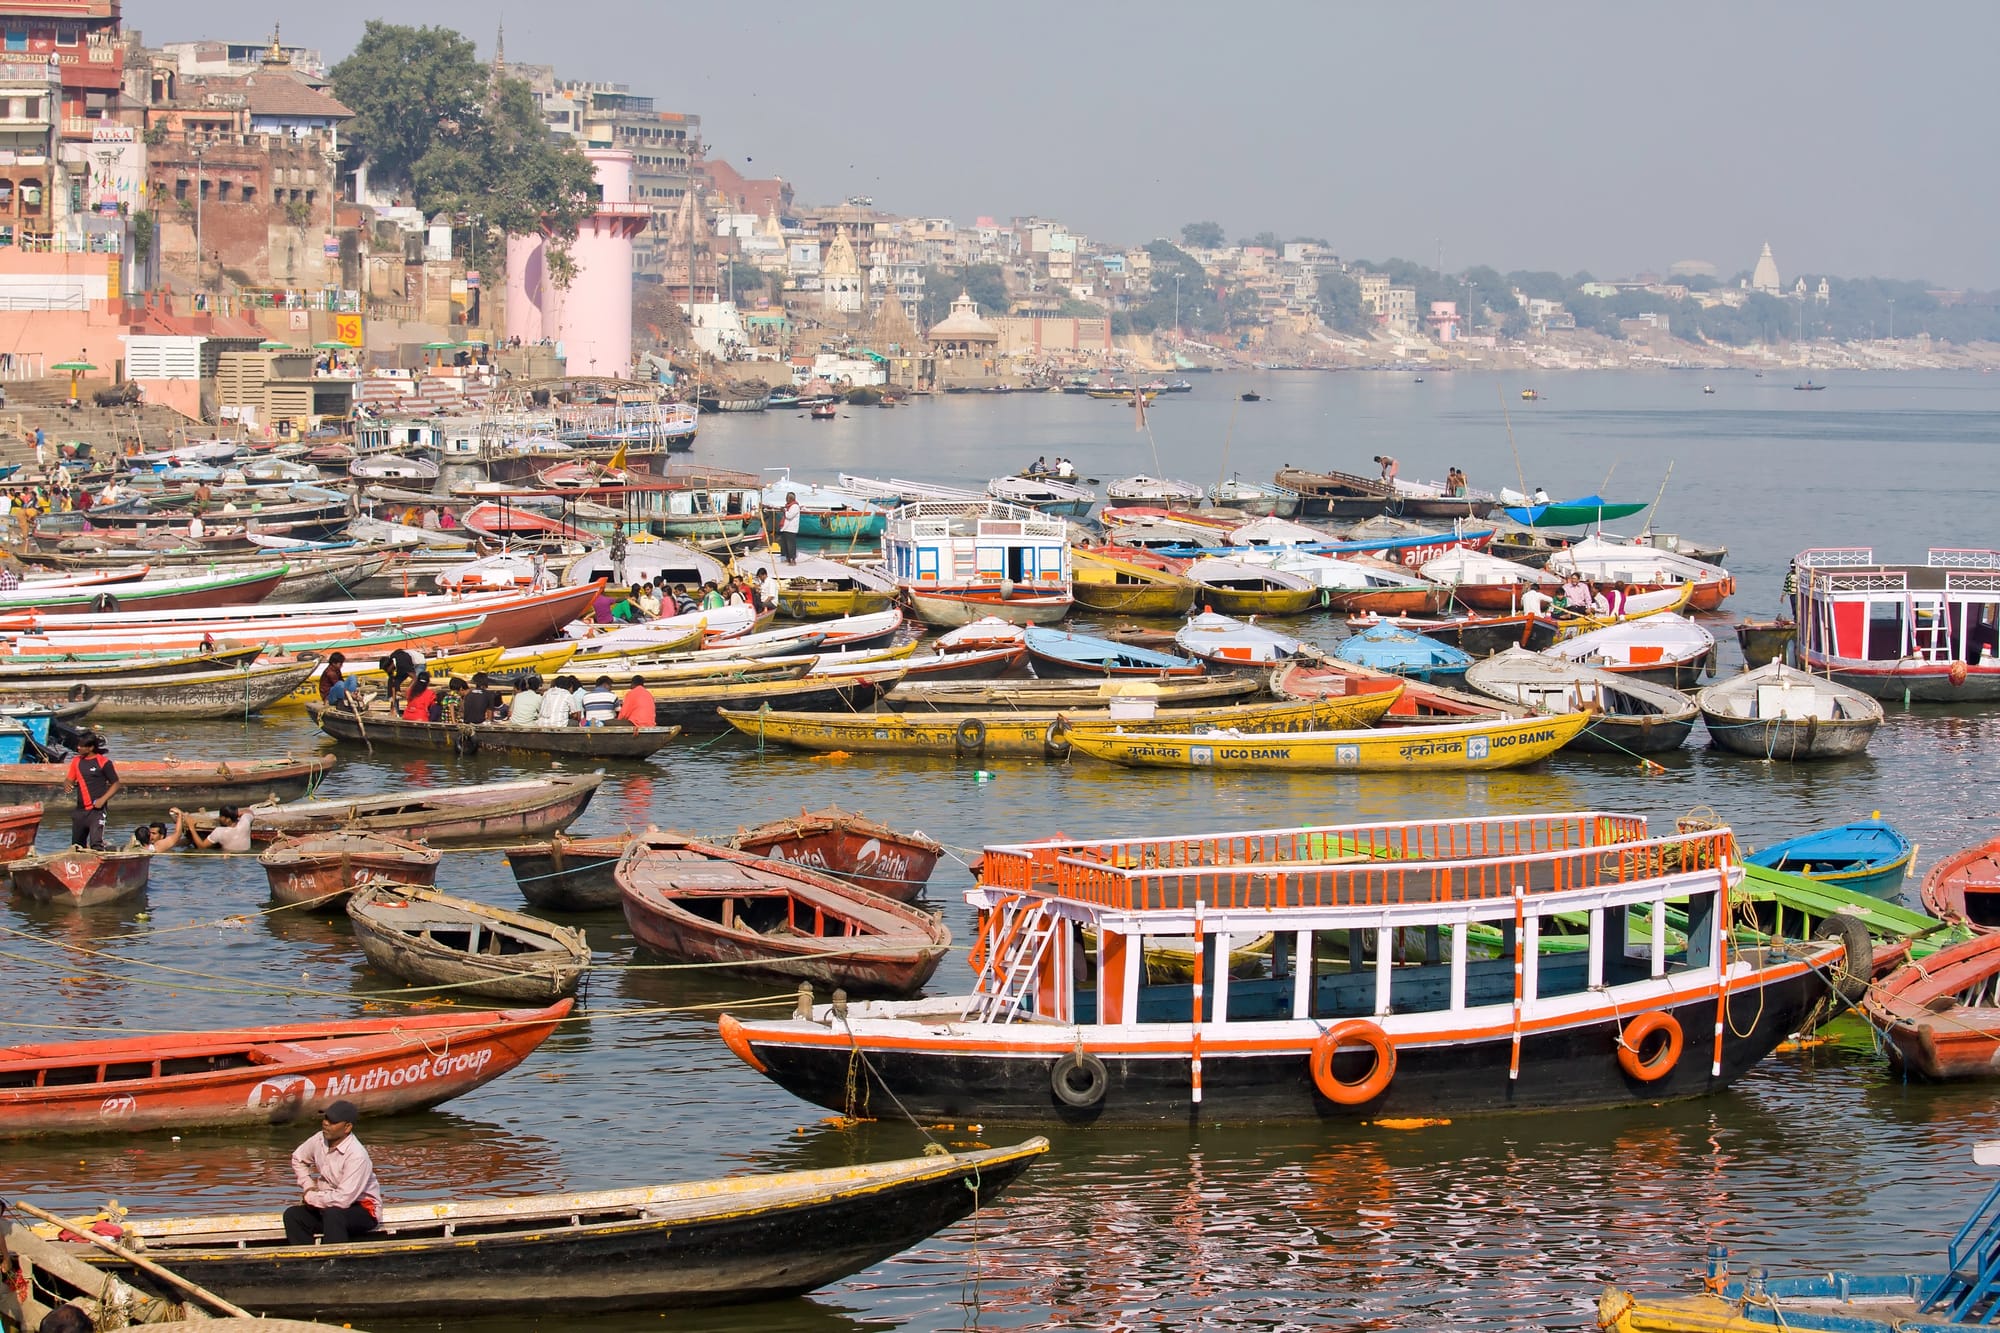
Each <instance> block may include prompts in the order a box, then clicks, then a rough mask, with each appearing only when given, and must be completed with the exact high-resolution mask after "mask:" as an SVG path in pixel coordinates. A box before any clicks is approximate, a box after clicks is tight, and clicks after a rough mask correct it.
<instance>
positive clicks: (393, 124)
mask: <svg viewBox="0 0 2000 1333" xmlns="http://www.w3.org/2000/svg"><path fill="white" fill-rule="evenodd" d="M333 91H334V95H335V96H336V97H338V98H339V99H340V100H341V101H342V102H344V103H346V105H347V107H348V109H349V110H351V111H352V112H354V119H352V120H350V121H348V122H347V123H346V125H344V126H343V127H342V130H341V134H342V137H343V138H344V139H345V140H346V143H347V156H348V158H349V160H350V162H358V161H361V160H363V159H366V161H367V162H368V166H369V170H370V171H371V172H373V173H374V174H375V175H376V176H377V177H385V178H387V179H388V180H391V181H396V182H409V181H410V180H411V173H412V172H413V171H414V170H415V168H416V165H417V163H418V162H419V161H420V160H421V159H422V158H423V156H424V155H425V154H426V153H428V152H430V150H431V148H432V146H433V144H435V143H436V142H437V141H438V140H439V139H445V140H450V139H452V138H455V137H456V136H457V134H458V132H459V131H460V130H462V129H463V128H464V127H465V126H467V125H468V124H470V123H471V122H473V121H475V120H476V119H478V117H479V113H480V100H481V98H482V97H483V96H484V95H485V92H486V69H485V67H484V66H482V65H481V64H480V63H479V57H478V54H477V52H476V51H475V50H474V49H473V45H472V43H471V42H469V41H467V40H466V39H465V38H464V37H462V36H460V35H459V34H458V33H456V32H453V31H452V30H451V29H449V28H411V27H405V26H403V25H401V24H396V23H384V22H382V21H381V20H380V19H370V20H368V25H367V28H366V29H365V30H364V31H363V33H362V35H361V41H360V42H359V43H358V44H357V45H356V46H355V48H354V52H353V54H352V55H350V56H348V57H347V59H345V60H343V61H341V62H340V63H339V64H338V65H335V66H334V67H333Z"/></svg>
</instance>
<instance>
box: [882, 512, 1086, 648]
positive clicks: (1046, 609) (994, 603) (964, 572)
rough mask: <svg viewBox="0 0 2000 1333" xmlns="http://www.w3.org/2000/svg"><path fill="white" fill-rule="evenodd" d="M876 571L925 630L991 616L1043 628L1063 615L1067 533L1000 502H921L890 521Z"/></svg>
mask: <svg viewBox="0 0 2000 1333" xmlns="http://www.w3.org/2000/svg"><path fill="white" fill-rule="evenodd" d="M882 563H883V564H884V565H885V566H886V567H887V568H888V570H889V574H890V577H892V578H893V579H894V580H895V582H896V587H897V588H898V589H899V590H900V594H901V596H902V597H903V598H904V600H906V601H907V602H908V603H909V604H910V609H911V610H912V611H914V612H915V613H916V615H917V617H918V618H919V619H920V620H922V621H923V622H924V623H925V624H927V625H939V626H945V627H952V626H958V625H969V624H971V623H972V622H973V621H975V620H978V619H980V618H982V617H984V616H998V617H999V618H1000V619H1002V620H1005V621H1007V622H1008V623H1009V624H1013V625H1046V624H1052V623H1054V622H1055V621H1058V620H1061V619H1062V618H1063V617H1064V616H1066V615H1068V614H1069V609H1070V607H1071V606H1072V605H1073V604H1074V600H1075V599H1074V597H1073V596H1072V593H1071V588H1070V563H1069V530H1068V527H1067V525H1066V524H1065V523H1064V522H1063V520H1062V519H1060V518H1054V517H1051V516H1050V515H1047V514H1043V513H1040V512H1038V511H1036V510H1033V509H1027V508H1024V507H1022V506H1020V505H1012V504H1006V503H1004V502H1002V501H999V500H982V501H971V502H964V503H961V502H956V501H935V500H932V501H920V502H918V503H916V504H908V505H904V506H902V507H901V508H899V509H896V510H894V511H892V512H891V513H890V514H889V517H888V520H887V522H886V524H885V526H884V527H883V529H882Z"/></svg>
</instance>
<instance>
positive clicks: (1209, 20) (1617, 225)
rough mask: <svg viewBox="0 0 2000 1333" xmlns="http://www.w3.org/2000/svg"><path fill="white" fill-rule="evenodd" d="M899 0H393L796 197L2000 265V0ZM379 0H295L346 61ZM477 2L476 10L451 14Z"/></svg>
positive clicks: (1136, 225)
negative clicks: (822, 6)
mask: <svg viewBox="0 0 2000 1333" xmlns="http://www.w3.org/2000/svg"><path fill="white" fill-rule="evenodd" d="M1175 13H1176V11H1175V10H1174V9H1172V8H1171V7H1146V8H1140V7H1136V6H1127V5H1056V4H1050V3H1046V0H1028V2H1027V3H1025V4H1022V3H1014V4H1009V5H1006V6H994V7H974V6H967V5H939V4H936V3H930V4H912V3H906V2H905V0H887V2H884V3H878V4H873V5H868V6H865V7H859V8H855V7H849V8H843V9H840V10H838V11H828V12H819V11H811V12H801V13H793V12H783V13H779V12H778V11H772V12H771V17H770V22H769V23H761V24H759V23H752V22H749V21H747V20H746V19H745V18H744V17H743V14H744V11H742V10H741V9H729V8H726V7H712V6H701V7H694V6H688V7H682V6H678V5H662V4H659V3H658V2H657V0H582V2H581V3H576V4H570V5H565V6H547V5H542V4H533V3H528V0H494V3H492V4H490V5H488V6H486V7H484V8H482V9H481V10H479V11H478V12H477V13H476V15H475V14H472V13H468V11H467V10H466V8H465V7H464V6H462V5H455V4H444V3H440V2H439V0H404V3H402V4H401V5H399V6H397V7H396V9H395V11H394V12H393V13H389V14H381V15H378V16H379V17H383V18H386V19H388V20H389V21H392V22H398V23H411V24H439V25H443V26H447V27H453V28H456V29H458V30H459V31H461V32H463V33H464V34H465V35H466V36H467V37H469V38H471V39H473V40H474V41H475V42H477V43H478V45H479V49H480V52H481V54H482V55H483V56H490V55H491V53H492V47H493V39H494V31H493V29H494V28H495V26H496V25H498V24H503V23H504V24H505V26H506V42H507V56H508V58H509V59H510V60H518V61H523V62H533V63H537V64H552V65H554V66H556V68H557V70H558V72H559V73H560V74H561V75H562V76H563V77H566V78H579V79H582V78H588V79H601V80H607V81H615V82H623V83H628V84H630V85H631V86H632V88H633V90H634V91H635V92H643V93H649V94H651V95H653V96H654V97H655V98H656V99H657V100H658V105H659V106H660V107H661V108H662V109H670V110H684V111H692V112H696V113H699V114H700V115H701V117H702V124H703V131H704V136H705V138H706V140H707V142H708V144H709V151H710V153H711V155H712V156H716V157H721V158H725V159H727V160H729V161H730V162H732V163H733V164H735V165H736V166H737V167H738V168H739V169H741V170H742V171H744V173H745V174H746V175H770V174H777V175H782V176H784V177H785V178H786V179H787V180H789V181H791V182H792V183H793V184H794V186H795V187H796V188H797V190H798V194H799V198H800V199H801V200H805V201H816V202H830V201H834V200H838V199H841V198H845V197H848V196H851V195H868V196H871V197H873V198H874V199H875V200H876V202H877V204H878V206H880V207H881V208H883V209H885V210H888V211H891V212H896V213H904V214H921V215H939V216H948V217H952V218H954V219H956V220H958V221H959V222H962V223H964V222H970V221H971V220H972V219H973V218H975V217H977V216H980V215H991V216H997V217H1000V218H1003V219H1004V218H1005V217H1008V216H1014V215H1028V214H1038V215H1042V216H1047V217H1053V218H1057V219H1060V220H1062V221H1063V222H1064V223H1065V224H1067V225H1069V226H1071V227H1072V228H1074V229H1076V230H1078V231H1080V232H1082V233H1084V234H1087V235H1089V236H1091V237H1092V238H1093V239H1101V240H1116V241H1124V242H1134V243H1137V242H1143V241H1145V240H1148V239H1150V238H1152V237H1154V236H1161V235H1164V236H1168V237H1170V238H1175V239H1178V236H1179V232H1180V227H1181V225H1182V224H1184V223H1187V222H1193V221H1201V220H1213V221H1215V222H1218V223H1220V224H1221V225H1222V227H1223V228H1224V230H1225V231H1226V232H1227V233H1228V235H1229V236H1230V237H1231V238H1232V239H1234V238H1237V237H1242V236H1249V235H1254V234H1256V233H1259V232H1263V231H1271V232H1275V233H1277V234H1278V235H1279V236H1280V237H1286V238H1289V237H1293V236H1300V235H1305V236H1318V237H1324V238H1325V239H1326V240H1327V241H1328V242H1330V243H1331V244H1332V246H1333V247H1334V249H1335V250H1336V251H1337V252H1338V253H1339V254H1341V255H1342V256H1343V257H1347V258H1354V259H1385V258H1389V257H1391V256H1397V257H1401V258H1404V259H1408V260H1412V261H1414V262H1417V263H1420V264H1424V265H1427V266H1428V265H1431V264H1435V263H1436V262H1437V261H1438V250H1439V245H1440V243H1442V246H1443V252H1444V266H1445V268H1446V269H1447V270H1451V271H1457V270H1460V269H1463V268H1465V267H1467V266H1469V265H1474V264H1490V265H1492V266H1493V267H1495V268H1498V269H1502V270H1509V269H1553V270H1555V271H1558V272H1561V273H1564V274H1569V273H1574V272H1577V271H1579V270H1588V271H1590V272H1591V273H1593V274H1595V275H1597V276H1599V277H1618V276H1624V275H1629V274H1632V273H1636V272H1639V271H1642V270H1651V271H1655V272H1662V273H1663V272H1665V271H1666V269H1667V267H1668V266H1669V265H1670V264H1673V263H1675V262H1676V261H1680V260H1688V259H1698V260H1705V261H1707V262H1709V263H1712V264H1714V265H1715V266H1716V268H1717V270H1718V271H1719V272H1720V273H1721V274H1722V275H1724V276H1725V277H1727V276H1729V275H1731V274H1734V273H1738V272H1742V271H1747V270H1748V269H1750V268H1751V267H1752V265H1753V264H1754V263H1755V262H1756V259H1757V255H1758V251H1759V250H1760V249H1761V248H1762V246H1763V245H1764V244H1765V243H1766V242H1769V243H1770V244H1771V246H1772V248H1773V250H1774V252H1775V256H1776V259H1777V263H1778V266H1779V269H1780V271H1781V273H1782V274H1783V276H1784V279H1785V281H1786V282H1787V283H1790V282H1791V281H1792V280H1793V278H1794V277H1795V276H1797V275H1799V274H1802V273H1809V274H1821V273H1832V274H1835V275H1837V276H1842V277H1867V276H1881V277H1894V278H1911V279H1917V278H1921V279H1926V280H1929V281H1931V282H1934V283H1937V284H1939V285H1942V286H1947V287H1972V288H1979V289H1993V288H2000V247H1996V246H1995V245H1994V244H1993V241H1992V231H1993V226H1992V219H1993V218H1994V217H1996V216H2000V176H1996V174H1995V173H1994V172H1993V171H1992V170H1991V164H1992V149H1991V145H1990V140H1989V133H1990V132H1989V129H1988V126H1987V120H1988V117H1987V116H1986V115H1985V113H1984V112H1983V111H1982V110H1981V108H1980V107H1979V106H1978V104H1977V96H1978V90H1980V89H1982V88H1983V87H1984V86H1985V81H1986V79H1987V78H1988V77H1989V75H1988V73H1987V71H1986V69H1985V64H1986V62H1987V60H1988V53H1990V52H1991V51H1992V50H1993V49H1995V45H1996V38H2000V7H1993V6H1986V5H1979V4H1974V3H1964V2H1962V0H1953V2H1950V3H1939V4H1933V5H1930V6H1925V7H1920V8H1918V9H1916V10H1912V11H1898V12H1891V11H1889V10H1885V9H1881V8H1879V7H1874V6H1868V5H1863V4H1859V3H1842V2H1840V0H1835V2H1834V3H1824V4H1814V5H1811V6H1807V5H1803V4H1771V5H1762V6H1736V5H1729V4H1724V3H1713V2H1705V0H1695V2H1692V3H1677V4H1672V5H1667V4H1648V5H1639V6H1624V7H1608V6H1594V5H1586V4H1577V3H1567V2H1566V3H1549V4H1538V5H1535V6H1506V7H1499V6H1496V7H1470V6H1467V7H1443V8H1440V7H1429V8H1411V7H1387V6H1381V7H1366V6H1348V5H1328V4H1318V3H1311V2H1310V0H1296V2H1293V0H1286V2H1280V0H1271V2H1270V3H1263V4H1258V3H1252V4H1248V5H1235V6H1230V7H1227V8H1226V9H1222V10H1216V9H1210V8H1206V7H1204V8H1200V9H1190V10H1188V11H1187V16H1186V17H1185V18H1176V17H1175ZM368 17H370V15H369V14H368V13H366V12H363V11H354V10H347V9H344V8H340V7H333V8H320V7H312V8H309V9H304V10H299V11H287V12H284V13H283V14H282V15H281V16H280V18H281V21H282V23H283V25H284V37H285V40H286V42H287V43H288V44H298V45H304V46H312V47H318V48H320V49H322V50H323V51H324V52H325V54H326V56H327V58H328V60H329V61H330V62H331V61H335V60H338V59H339V58H340V56H341V55H343V54H345V52H346V51H347V50H348V49H349V48H351V47H352V46H353V44H354V42H355V41H356V40H357V39H358V38H359V36H360V34H361V30H362V25H363V23H364V22H365V20H366V19H367V18H368ZM271 18H272V10H271V9H270V8H269V7H268V6H266V5H263V4H252V3H250V2H249V0H199V2H197V0H126V3H125V21H126V22H127V24H129V25H130V26H132V27H135V28H138V29H140V30H142V31H143V32H144V34H145V37H146V39H147V40H148V41H149V42H152V43H156V44H157V43H159V42H161V41H169V40H187V39H196V38H204V37H226V38H229V39H231V40H242V39H243V38H244V37H245V35H246V34H247V35H251V36H263V35H265V34H267V33H268V31H269V27H270V23H271ZM474 22H476V23H477V24H478V25H480V27H479V28H473V27H471V26H469V25H471V24H473V23H474Z"/></svg>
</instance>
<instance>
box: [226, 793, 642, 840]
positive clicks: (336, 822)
mask: <svg viewBox="0 0 2000 1333" xmlns="http://www.w3.org/2000/svg"><path fill="white" fill-rule="evenodd" d="M602 782H603V778H602V777H598V776H586V777H581V778H571V779H569V780H568V781H567V782H566V783H565V784H563V785H561V786H560V787H558V786H557V784H555V783H554V782H552V781H547V782H544V783H542V784H538V785H539V786H545V787H549V788H551V789H553V790H554V794H553V795H547V794H541V793H537V794H534V795H523V796H521V797H518V798H514V797H510V798H508V799H505V800H495V801H493V802H491V803H486V802H475V803H457V802H450V801H436V802H431V801H426V800H423V799H421V798H420V797H418V796H414V795H413V796H412V797H411V798H410V799H409V801H408V803H407V804H405V803H401V802H398V801H396V800H395V799H393V798H378V797H361V798H358V799H356V800H352V801H337V800H336V801H316V802H311V803H306V804H304V805H290V806H282V805H281V806H274V807H271V808H270V809H269V810H268V811H266V810H263V809H260V810H259V811H258V812H257V817H256V819H255V821H254V822H253V823H252V824H251V826H250V834H251V836H252V837H253V838H257V839H259V840H261V841H271V840H274V839H276V838H279V837H283V836H286V835H292V836H306V835H310V834H314V833H337V832H342V831H349V832H356V833H387V834H390V835H391V836H394V837H400V838H411V839H420V840H422V841H424V842H427V843H429V844H431V845H432V846H434V847H484V846H491V845H493V844H495V843H499V844H503V845H504V844H506V843H511V842H522V841H526V840H528V839H532V838H538V837H546V836H547V835H549V834H552V833H556V832H559V831H561V830H562V829H565V828H568V827H569V826H570V825H571V824H572V823H574V822H576V820H577V819H578V818H579V817H580V816H581V815H582V814H583V812H584V808H585V807H586V806H588V805H589V804H590V798H591V797H593V796H595V795H596V794H597V788H598V787H599V785H601V784H602ZM198 822H199V821H198Z"/></svg>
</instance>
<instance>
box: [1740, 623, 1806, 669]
mask: <svg viewBox="0 0 2000 1333" xmlns="http://www.w3.org/2000/svg"><path fill="white" fill-rule="evenodd" d="M1798 633H1799V627H1798V626H1797V625H1795V624H1793V623H1792V622H1791V621H1789V620H1785V619H1782V618H1781V619H1778V620H1745V621H1740V622H1738V624H1737V626H1736V642H1737V645H1738V646H1739V647H1741V648H1742V649H1743V660H1744V661H1745V662H1747V663H1749V664H1750V665H1751V666H1753V667H1760V666H1763V665H1764V664H1765V663H1766V662H1776V661H1778V660H1779V659H1781V658H1782V657H1784V655H1785V652H1786V650H1787V649H1789V648H1790V647H1791V646H1792V640H1793V639H1795V638H1797V637H1798Z"/></svg>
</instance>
